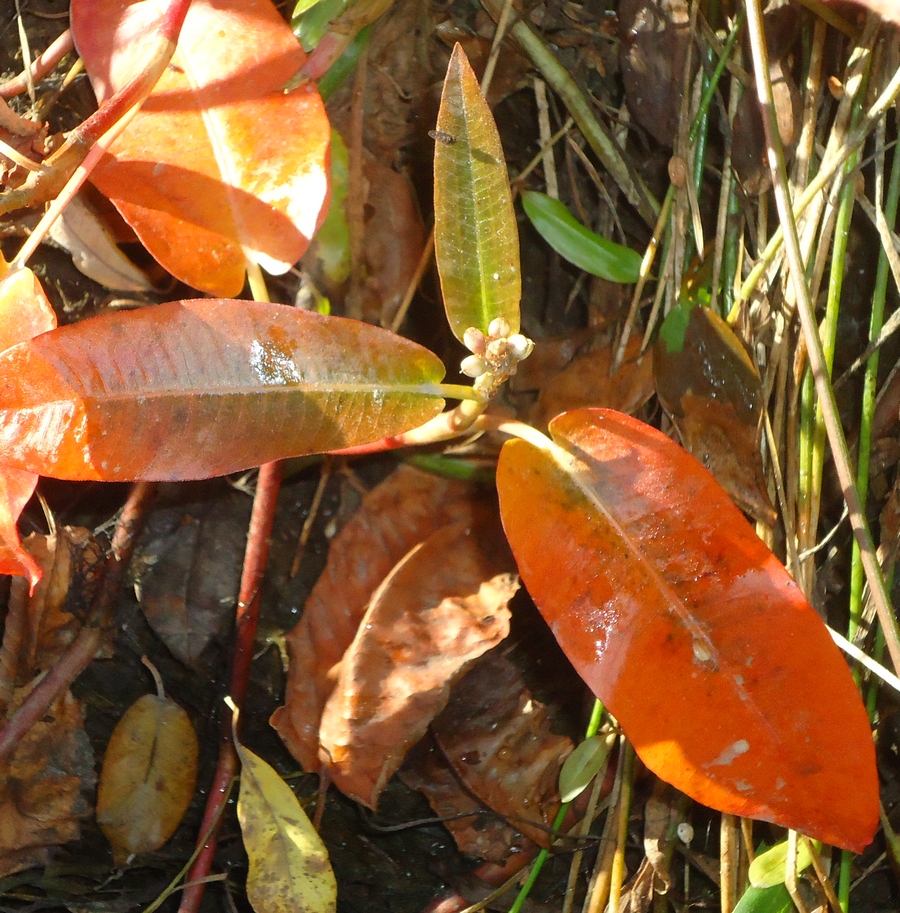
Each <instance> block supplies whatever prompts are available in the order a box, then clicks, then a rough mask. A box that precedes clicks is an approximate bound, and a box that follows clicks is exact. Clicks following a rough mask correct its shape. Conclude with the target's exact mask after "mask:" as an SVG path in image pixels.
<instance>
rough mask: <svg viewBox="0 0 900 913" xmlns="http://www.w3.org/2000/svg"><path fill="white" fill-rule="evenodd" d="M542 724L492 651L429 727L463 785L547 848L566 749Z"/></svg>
mask: <svg viewBox="0 0 900 913" xmlns="http://www.w3.org/2000/svg"><path fill="white" fill-rule="evenodd" d="M550 722H551V720H550V715H549V713H548V711H547V708H546V707H545V706H544V705H543V704H540V703H539V702H538V701H537V700H535V699H534V698H533V697H532V695H531V694H530V692H529V690H528V688H527V687H526V686H525V683H524V681H523V680H522V677H521V675H520V674H519V672H518V670H517V669H516V667H515V666H514V665H513V663H512V662H510V660H508V659H506V658H505V657H503V656H501V655H500V654H499V653H498V652H497V651H496V650H494V651H492V652H491V653H488V654H486V655H485V656H483V657H482V658H481V660H479V662H478V663H476V664H475V665H474V666H473V667H472V669H471V670H470V671H469V672H468V673H467V674H466V675H464V676H463V677H462V678H461V679H460V680H459V682H458V683H457V685H456V687H455V688H454V689H453V692H452V693H451V696H450V701H449V703H448V704H447V708H446V709H445V710H444V712H443V713H442V714H441V715H440V716H439V717H438V718H437V719H436V720H435V721H434V723H433V724H432V732H433V733H434V737H435V740H436V741H437V743H438V745H440V747H441V750H442V751H443V752H444V755H445V756H446V758H447V760H448V761H449V762H450V764H451V765H452V767H453V769H454V771H455V772H456V775H457V776H458V777H459V778H460V780H461V781H462V782H463V783H464V784H465V786H466V788H467V789H468V790H469V791H470V792H472V793H473V794H474V795H475V796H477V797H478V798H479V799H480V800H481V801H482V802H483V803H484V804H485V805H486V806H488V808H490V809H492V810H493V811H495V812H496V813H497V814H499V815H503V816H505V817H509V818H510V819H511V821H512V823H513V824H514V825H515V826H516V827H517V828H518V829H519V830H521V831H522V833H524V834H526V835H527V836H528V837H530V838H531V839H532V840H533V841H534V842H535V843H537V844H538V845H539V846H548V845H549V841H550V837H549V833H548V830H547V829H548V828H549V827H550V825H551V824H552V822H553V818H554V816H555V814H556V811H557V809H558V808H559V793H558V786H557V784H558V782H559V772H560V769H561V768H562V764H563V762H564V761H565V759H566V757H567V755H568V754H569V752H570V751H571V750H572V741H571V739H569V738H568V737H566V736H561V735H556V734H554V733H553V732H552V730H551V725H550ZM529 822H530V823H529Z"/></svg>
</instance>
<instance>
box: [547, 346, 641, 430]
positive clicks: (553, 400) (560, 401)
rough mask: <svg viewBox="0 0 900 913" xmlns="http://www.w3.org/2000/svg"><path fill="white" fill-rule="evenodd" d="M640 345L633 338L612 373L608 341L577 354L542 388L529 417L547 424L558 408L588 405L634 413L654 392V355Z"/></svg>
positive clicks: (560, 409)
mask: <svg viewBox="0 0 900 913" xmlns="http://www.w3.org/2000/svg"><path fill="white" fill-rule="evenodd" d="M640 349H641V342H640V339H637V338H633V339H632V340H631V341H630V342H629V344H628V347H627V349H626V353H625V361H624V362H623V364H622V366H621V367H620V368H619V370H618V371H616V373H615V374H611V373H610V372H611V369H612V359H613V354H614V353H613V350H612V347H611V346H609V345H607V346H604V347H603V348H600V349H597V350H595V351H591V352H587V353H585V354H584V355H580V356H578V357H576V358H575V359H574V361H572V362H571V363H570V364H569V366H568V367H567V368H566V369H565V370H564V371H562V372H560V373H559V374H557V375H556V376H555V377H554V378H553V379H552V380H550V381H549V382H548V383H547V384H546V385H545V386H544V387H543V388H542V390H541V393H540V397H539V398H538V401H537V405H536V406H535V410H534V414H533V415H532V421H533V422H534V423H535V424H536V425H538V426H539V427H544V428H546V426H547V424H548V423H549V422H550V419H552V418H554V417H555V416H557V415H559V414H560V412H565V411H567V410H568V409H581V408H584V407H588V406H606V407H608V408H610V409H617V410H618V411H619V412H625V413H627V414H629V415H632V414H634V413H635V412H636V411H637V410H638V409H639V408H640V407H641V406H643V405H644V403H645V402H647V400H648V399H650V397H651V396H652V395H653V355H652V353H651V352H649V351H648V352H646V353H645V354H644V355H643V356H641V354H640Z"/></svg>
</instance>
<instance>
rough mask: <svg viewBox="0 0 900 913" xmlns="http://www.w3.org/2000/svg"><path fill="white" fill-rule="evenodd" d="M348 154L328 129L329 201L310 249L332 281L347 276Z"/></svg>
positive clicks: (339, 139)
mask: <svg viewBox="0 0 900 913" xmlns="http://www.w3.org/2000/svg"><path fill="white" fill-rule="evenodd" d="M349 170H350V156H349V153H348V152H347V145H346V144H345V143H344V140H343V138H342V137H341V135H340V133H338V132H337V130H332V131H331V205H330V206H329V207H328V215H327V216H325V221H324V222H323V223H322V227H321V228H320V229H319V231H318V232H317V233H316V237H315V240H314V242H313V252H314V255H315V257H316V259H317V260H318V261H319V262H320V263H321V265H322V270H323V272H324V273H325V275H326V276H327V277H328V278H329V279H330V280H331V281H332V282H334V283H335V284H337V283H340V282H344V281H346V280H347V279H348V278H349V276H350V228H349V226H348V225H347V209H346V204H347V178H348V175H349Z"/></svg>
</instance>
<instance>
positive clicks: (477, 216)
mask: <svg viewBox="0 0 900 913" xmlns="http://www.w3.org/2000/svg"><path fill="white" fill-rule="evenodd" d="M435 137H436V141H435V151H434V246H435V255H436V257H437V264H438V272H439V273H440V276H441V289H442V291H443V296H444V307H445V308H446V311H447V319H448V320H449V322H450V328H451V329H452V331H453V335H454V336H456V338H457V339H459V340H460V341H462V338H463V334H464V333H465V331H466V330H467V329H468V328H469V327H476V328H477V329H479V330H481V331H482V333H485V334H487V332H488V327H489V325H490V323H491V321H492V320H494V319H495V318H498V317H503V318H505V319H506V320H508V321H509V325H510V332H511V333H518V331H519V299H520V298H521V295H522V281H521V277H520V274H519V234H518V230H517V228H516V216H515V212H514V210H513V206H512V198H511V197H510V192H509V178H508V175H507V171H506V162H505V160H504V158H503V149H502V147H501V145H500V135H499V134H498V132H497V126H496V124H495V123H494V118H493V116H492V114H491V111H490V108H489V107H488V105H487V102H486V101H485V100H484V96H483V95H482V94H481V90H480V89H479V87H478V81H477V80H476V78H475V74H474V73H473V72H472V68H471V67H470V66H469V62H468V60H467V59H466V55H465V53H464V52H463V50H462V48H461V47H460V46H459V45H458V44H457V45H456V47H455V48H454V49H453V56H452V57H451V58H450V65H449V67H448V68H447V78H446V79H445V80H444V92H443V95H442V96H441V108H440V111H439V113H438V120H437V131H436V133H435Z"/></svg>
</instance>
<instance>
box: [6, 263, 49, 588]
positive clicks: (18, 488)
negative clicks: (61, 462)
mask: <svg viewBox="0 0 900 913" xmlns="http://www.w3.org/2000/svg"><path fill="white" fill-rule="evenodd" d="M55 326H56V314H54V313H53V308H52V307H50V302H49V301H47V298H46V296H45V295H44V291H43V289H42V288H41V284H40V283H39V282H38V280H37V278H36V277H35V275H34V273H32V271H31V270H30V269H19V270H15V271H14V272H12V273H10V274H8V275H7V276H5V277H4V278H3V280H2V281H0V351H3V350H4V349H8V348H10V347H11V346H14V345H16V344H17V343H20V342H26V341H27V340H29V339H31V338H32V337H34V336H37V335H38V334H39V333H44V332H46V331H47V330H52V329H53V328H54V327H55ZM37 481H38V477H37V475H35V474H34V473H33V472H23V471H22V470H19V469H9V468H6V467H0V574H11V575H13V576H16V577H27V578H28V580H29V582H30V583H31V589H32V590H34V587H35V586H36V585H37V582H38V581H39V580H40V579H41V569H40V567H39V566H38V564H37V563H36V562H35V560H34V558H32V556H31V555H30V554H29V553H28V552H27V551H26V550H25V549H24V548H22V542H21V540H20V539H19V531H18V528H17V526H16V524H17V522H18V520H19V515H20V514H21V513H22V510H23V509H24V507H25V505H26V504H27V503H28V501H29V500H30V499H31V496H32V494H34V489H35V487H36V486H37Z"/></svg>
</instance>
